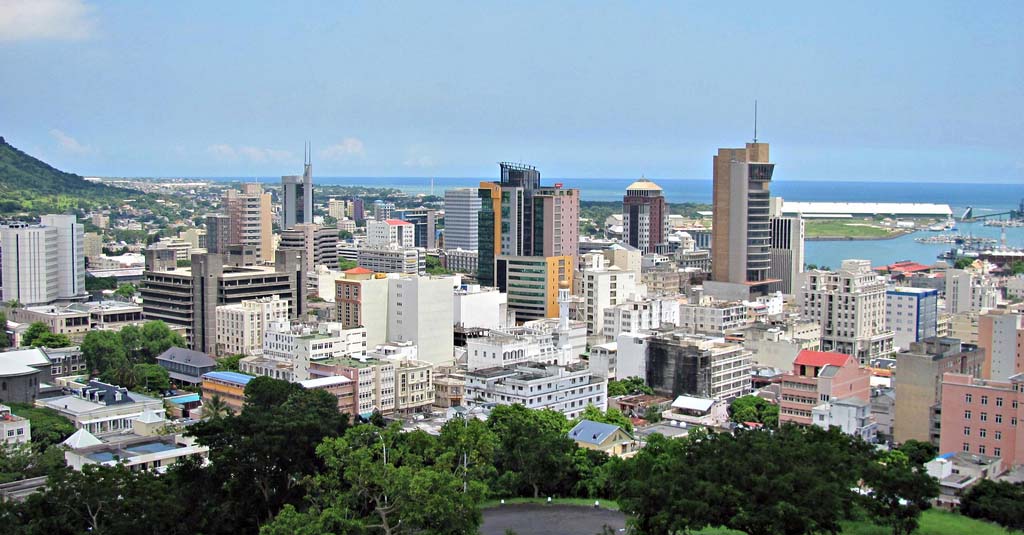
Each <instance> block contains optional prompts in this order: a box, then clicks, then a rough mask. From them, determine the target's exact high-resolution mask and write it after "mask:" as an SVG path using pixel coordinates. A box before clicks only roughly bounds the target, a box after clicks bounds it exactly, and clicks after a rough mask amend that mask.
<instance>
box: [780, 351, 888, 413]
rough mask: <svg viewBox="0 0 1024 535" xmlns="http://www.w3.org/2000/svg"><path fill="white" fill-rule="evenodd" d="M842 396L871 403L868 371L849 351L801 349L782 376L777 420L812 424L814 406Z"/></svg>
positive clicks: (869, 374) (869, 373)
mask: <svg viewBox="0 0 1024 535" xmlns="http://www.w3.org/2000/svg"><path fill="white" fill-rule="evenodd" d="M844 398H856V399H859V400H862V401H864V402H865V403H870V401H871V372H870V371H868V369H867V368H865V367H863V366H861V365H860V363H859V362H857V359H855V358H853V357H851V356H850V355H844V354H842V353H833V352H827V351H808V350H805V351H801V352H800V353H799V354H798V355H797V356H796V359H794V360H793V369H792V371H789V372H787V373H786V374H784V375H783V376H782V384H781V388H780V390H779V423H784V422H792V423H796V424H801V425H811V424H812V423H813V410H814V408H815V407H817V406H818V405H820V404H822V403H825V402H830V401H833V400H839V399H844Z"/></svg>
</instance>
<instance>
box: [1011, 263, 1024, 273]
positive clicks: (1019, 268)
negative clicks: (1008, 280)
mask: <svg viewBox="0 0 1024 535" xmlns="http://www.w3.org/2000/svg"><path fill="white" fill-rule="evenodd" d="M1022 273H1024V262H1022V261H1020V260H1018V261H1016V262H1014V263H1013V264H1010V274H1012V275H1020V274H1022Z"/></svg>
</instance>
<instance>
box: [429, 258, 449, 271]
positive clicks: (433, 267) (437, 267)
mask: <svg viewBox="0 0 1024 535" xmlns="http://www.w3.org/2000/svg"><path fill="white" fill-rule="evenodd" d="M426 263H427V274H428V275H448V274H450V273H451V271H448V270H447V269H445V268H444V266H442V265H441V259H440V258H438V257H436V256H429V255H428V256H427V260H426Z"/></svg>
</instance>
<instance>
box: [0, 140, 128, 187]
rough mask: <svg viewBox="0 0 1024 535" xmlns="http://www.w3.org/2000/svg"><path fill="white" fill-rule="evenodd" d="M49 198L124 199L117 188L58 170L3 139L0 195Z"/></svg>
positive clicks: (0, 158) (1, 141) (1, 146)
mask: <svg viewBox="0 0 1024 535" xmlns="http://www.w3.org/2000/svg"><path fill="white" fill-rule="evenodd" d="M15 192H19V193H32V194H34V195H33V196H45V195H86V196H89V197H94V196H105V195H115V194H117V195H123V194H124V190H121V191H120V192H118V191H117V190H116V189H115V188H112V187H110V186H104V185H103V184H95V183H92V182H87V181H86V180H85V179H83V178H82V177H80V176H78V175H75V174H71V173H65V172H64V171H60V170H58V169H54V168H53V167H51V166H50V165H48V164H46V162H43V161H40V160H38V159H36V158H33V157H32V156H29V155H28V154H25V153H24V152H22V151H20V150H18V149H17V148H15V147H14V146H12V145H11V144H9V143H7V141H6V140H4V138H3V137H0V194H2V195H4V196H5V197H8V198H10V195H9V194H10V193H15Z"/></svg>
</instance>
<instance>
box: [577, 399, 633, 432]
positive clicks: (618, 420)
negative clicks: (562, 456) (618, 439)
mask: <svg viewBox="0 0 1024 535" xmlns="http://www.w3.org/2000/svg"><path fill="white" fill-rule="evenodd" d="M581 420H590V421H591V422H601V423H605V424H612V425H617V426H619V427H621V428H623V429H625V430H626V431H627V432H629V433H632V432H633V422H631V421H629V418H627V417H626V415H625V414H622V411H620V410H619V409H608V410H607V411H603V412H602V411H601V409H599V408H597V407H595V406H593V405H587V407H586V408H585V409H583V414H582V415H580V416H579V417H577V418H576V419H574V420H572V421H571V422H569V425H568V426H567V427H566V430H569V429H572V428H573V427H575V426H576V424H578V423H580V421H581Z"/></svg>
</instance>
